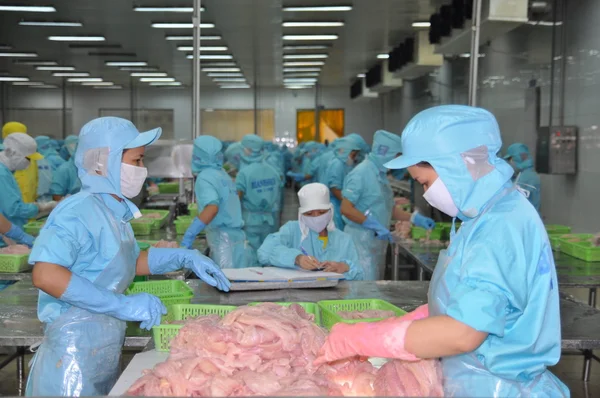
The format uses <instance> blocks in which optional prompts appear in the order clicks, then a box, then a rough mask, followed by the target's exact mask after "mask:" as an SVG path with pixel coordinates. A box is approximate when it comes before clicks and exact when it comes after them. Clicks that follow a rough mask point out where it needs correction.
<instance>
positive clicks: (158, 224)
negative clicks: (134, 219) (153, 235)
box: [140, 209, 169, 229]
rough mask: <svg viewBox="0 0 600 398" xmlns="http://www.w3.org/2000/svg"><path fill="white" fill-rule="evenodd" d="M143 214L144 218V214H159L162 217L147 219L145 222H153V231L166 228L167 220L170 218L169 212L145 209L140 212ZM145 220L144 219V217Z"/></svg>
mask: <svg viewBox="0 0 600 398" xmlns="http://www.w3.org/2000/svg"><path fill="white" fill-rule="evenodd" d="M140 211H141V213H142V216H143V215H144V214H150V213H158V214H160V215H161V217H160V218H145V220H152V221H153V222H152V229H160V228H162V227H164V226H165V224H166V223H167V219H168V218H169V210H151V209H144V210H140ZM142 218H144V217H142Z"/></svg>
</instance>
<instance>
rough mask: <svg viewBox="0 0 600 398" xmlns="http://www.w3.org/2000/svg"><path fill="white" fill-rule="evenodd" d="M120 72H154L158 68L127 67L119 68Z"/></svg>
mask: <svg viewBox="0 0 600 398" xmlns="http://www.w3.org/2000/svg"><path fill="white" fill-rule="evenodd" d="M119 70H125V71H130V70H131V71H137V72H142V71H147V72H153V71H157V70H158V68H155V67H152V66H125V67H122V68H119Z"/></svg>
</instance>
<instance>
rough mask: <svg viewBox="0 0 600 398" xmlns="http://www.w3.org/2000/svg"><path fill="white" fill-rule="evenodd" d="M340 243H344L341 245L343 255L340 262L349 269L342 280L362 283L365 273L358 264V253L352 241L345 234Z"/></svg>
mask: <svg viewBox="0 0 600 398" xmlns="http://www.w3.org/2000/svg"><path fill="white" fill-rule="evenodd" d="M342 241H343V242H344V244H343V245H342V246H343V251H342V253H344V257H343V260H342V262H343V263H346V264H348V267H349V268H350V269H349V270H348V272H346V273H344V278H346V280H348V281H362V280H363V279H365V273H364V272H363V269H362V267H361V266H360V263H359V262H358V251H357V250H356V246H355V245H354V241H353V240H352V237H351V236H350V235H348V234H345V233H344V234H343V235H342Z"/></svg>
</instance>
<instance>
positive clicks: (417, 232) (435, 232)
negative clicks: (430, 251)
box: [410, 225, 447, 240]
mask: <svg viewBox="0 0 600 398" xmlns="http://www.w3.org/2000/svg"><path fill="white" fill-rule="evenodd" d="M410 234H411V236H412V238H413V239H415V240H419V239H425V238H427V230H426V229H425V228H421V227H411V230H410ZM429 239H430V240H445V239H447V234H446V229H445V228H444V227H443V226H438V225H436V226H435V228H433V229H432V230H431V233H430V234H429Z"/></svg>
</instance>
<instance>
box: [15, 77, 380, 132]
mask: <svg viewBox="0 0 600 398" xmlns="http://www.w3.org/2000/svg"><path fill="white" fill-rule="evenodd" d="M130 104H131V93H130V91H129V90H95V89H91V88H80V87H77V88H70V89H68V90H67V108H69V109H71V110H72V126H73V130H74V132H78V131H79V129H81V126H83V125H84V124H85V123H86V122H88V121H89V120H91V119H93V118H95V117H98V115H99V110H100V109H102V108H111V109H119V108H120V109H129V108H130ZM201 104H202V108H203V109H254V93H253V90H222V89H217V88H207V89H204V90H203V91H202V94H201ZM257 104H258V108H261V109H274V110H275V131H276V133H277V134H282V133H283V132H285V131H288V132H290V133H291V134H292V135H295V132H296V110H298V109H314V107H315V92H314V90H284V89H278V88H259V90H258V93H257ZM380 104H381V103H380V101H375V102H368V103H357V102H352V101H351V100H350V98H349V94H348V87H322V88H321V89H320V94H319V105H321V106H323V107H325V108H330V109H340V108H341V109H344V110H345V133H346V134H349V133H353V132H356V133H359V134H361V135H363V136H364V137H365V139H366V140H367V142H371V137H372V135H373V133H374V131H375V130H377V129H378V128H381V127H382V125H383V114H382V112H381V106H380ZM61 107H62V91H61V90H43V89H33V88H25V87H10V88H9V93H8V108H42V109H43V108H46V109H47V108H53V109H60V108H61ZM134 107H135V108H138V109H140V108H149V109H152V108H155V109H156V108H159V109H173V110H174V128H175V137H176V138H180V139H188V138H190V137H191V119H192V115H191V91H190V90H189V89H150V88H144V89H141V88H140V89H138V90H136V91H135V95H134ZM34 134H36V133H35V132H34Z"/></svg>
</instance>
